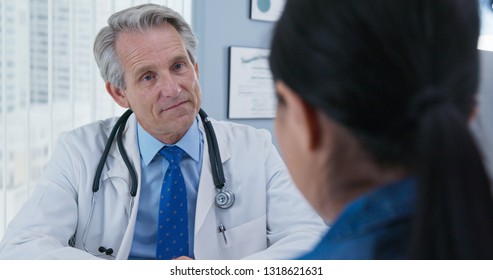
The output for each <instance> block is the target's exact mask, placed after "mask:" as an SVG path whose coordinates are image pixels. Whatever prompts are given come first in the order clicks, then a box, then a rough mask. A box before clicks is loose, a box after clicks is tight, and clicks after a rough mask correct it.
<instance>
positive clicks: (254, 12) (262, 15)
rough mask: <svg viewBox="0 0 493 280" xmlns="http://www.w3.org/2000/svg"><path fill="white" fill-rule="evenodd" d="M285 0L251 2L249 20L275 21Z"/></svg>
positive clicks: (252, 0)
mask: <svg viewBox="0 0 493 280" xmlns="http://www.w3.org/2000/svg"><path fill="white" fill-rule="evenodd" d="M285 2H286V0H251V8H250V18H251V19H253V20H263V21H277V20H278V19H279V17H280V16H281V13H282V10H283V9H284V4H285Z"/></svg>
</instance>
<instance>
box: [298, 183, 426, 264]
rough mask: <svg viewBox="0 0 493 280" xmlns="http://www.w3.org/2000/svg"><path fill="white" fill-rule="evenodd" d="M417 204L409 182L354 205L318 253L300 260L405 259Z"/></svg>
mask: <svg viewBox="0 0 493 280" xmlns="http://www.w3.org/2000/svg"><path fill="white" fill-rule="evenodd" d="M416 202H417V191H416V180H415V179H414V178H408V179H405V180H402V181H399V182H395V183H392V184H389V185H386V186H383V187H380V188H378V189H376V190H374V191H371V192H369V193H367V194H364V195H363V196H361V197H359V198H357V199H356V200H354V201H353V202H351V203H350V204H349V205H348V207H346V208H345V210H343V211H342V213H341V215H340V216H339V217H338V218H337V219H336V221H335V222H334V224H333V225H332V226H331V228H330V230H329V231H328V232H327V234H326V235H325V237H324V238H323V239H322V241H321V242H320V243H319V244H318V245H317V246H316V247H315V249H314V250H313V251H312V252H310V253H308V254H307V255H305V256H303V257H302V258H300V259H317V260H323V259H339V260H340V259H403V258H405V253H406V249H407V243H408V242H407V241H408V238H409V234H410V229H411V220H412V216H413V213H414V211H415V207H416Z"/></svg>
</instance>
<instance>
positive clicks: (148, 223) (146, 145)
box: [0, 4, 326, 259]
mask: <svg viewBox="0 0 493 280" xmlns="http://www.w3.org/2000/svg"><path fill="white" fill-rule="evenodd" d="M108 24H109V25H108V26H106V27H104V28H103V29H102V30H101V31H100V33H99V34H98V36H97V37H96V41H95V45H94V53H95V57H96V60H97V63H98V66H99V68H100V71H101V74H102V77H103V79H104V80H105V82H106V89H107V91H108V93H109V94H110V95H111V97H112V98H113V99H114V100H115V102H116V103H118V104H119V105H120V106H122V107H125V108H131V109H132V110H133V112H134V114H133V115H131V116H130V118H129V119H128V121H127V123H126V125H125V128H124V131H123V138H122V141H123V145H124V147H125V148H126V152H127V154H128V157H129V159H130V163H131V165H132V166H133V167H134V169H135V172H136V175H137V178H138V180H137V181H138V186H137V192H136V195H135V197H133V196H132V195H131V194H130V193H129V190H130V188H131V182H132V179H131V177H130V174H129V169H128V168H127V166H126V165H125V164H124V161H123V159H122V155H121V153H120V152H119V150H118V147H117V145H116V143H113V145H112V146H111V149H110V150H109V155H108V157H107V159H106V163H105V165H104V167H103V172H102V176H101V178H100V180H99V186H100V188H99V190H98V191H97V192H96V193H93V191H92V183H93V180H94V177H95V172H96V169H97V165H98V162H99V160H100V158H101V155H102V153H103V150H104V147H105V144H106V142H107V140H108V137H109V134H110V132H111V130H112V128H113V126H114V125H115V122H116V121H117V119H118V118H111V119H107V120H103V121H99V122H95V123H92V124H89V125H86V126H83V127H81V128H78V129H76V130H74V131H71V132H68V133H65V134H63V135H62V136H61V137H60V139H59V143H58V145H57V147H56V149H55V150H54V153H53V155H52V158H51V161H50V162H49V164H48V165H47V167H46V170H45V173H44V175H43V176H42V178H41V179H40V180H39V183H38V185H37V187H36V189H35V190H34V192H33V194H32V196H31V197H30V199H29V201H28V202H27V203H26V204H25V205H24V207H23V208H22V209H21V210H20V212H19V213H18V215H17V216H16V217H15V218H14V219H13V220H12V222H11V223H10V224H9V227H8V229H7V232H6V234H5V236H4V238H3V240H2V242H1V243H0V258H2V259H91V258H107V259H155V258H156V254H157V253H156V246H157V243H158V241H157V239H158V238H157V237H156V235H157V227H158V212H159V211H160V210H159V207H160V206H159V200H160V195H161V187H162V185H163V177H164V174H165V172H166V170H167V167H168V166H169V163H168V161H167V160H166V159H165V158H164V157H163V156H161V154H160V153H159V151H160V150H161V149H162V148H163V146H174V147H179V148H180V149H182V150H183V151H184V156H183V159H182V160H181V161H180V164H179V168H180V169H181V170H182V173H183V178H184V182H185V186H186V195H187V196H186V199H187V203H188V207H187V210H188V212H187V214H186V216H187V218H188V232H189V234H188V251H187V252H183V254H182V255H179V256H177V257H179V258H195V259H242V258H251V259H288V258H292V257H295V256H298V255H300V254H302V253H304V252H306V251H308V250H310V249H311V248H312V247H313V246H314V245H315V244H316V242H317V241H318V240H319V239H320V237H321V236H322V235H323V233H324V231H325V230H326V227H325V225H324V223H323V221H322V220H321V219H320V217H319V216H318V215H317V214H316V213H315V212H314V211H313V210H312V209H311V207H310V206H309V205H308V204H307V203H306V202H305V201H304V200H303V199H301V197H302V196H301V195H300V193H299V192H298V191H297V189H296V188H295V186H294V185H293V183H292V181H291V180H290V177H289V175H288V173H287V170H286V168H285V165H284V163H283V161H282V160H281V158H280V156H279V155H278V153H277V151H276V149H275V147H274V146H273V144H272V143H271V139H270V135H269V133H268V132H267V131H265V130H257V129H254V128H252V127H248V126H244V125H239V124H233V123H229V122H219V121H212V125H213V127H214V130H215V133H216V137H217V143H218V147H219V152H220V157H221V160H222V167H223V168H224V176H225V178H226V187H227V188H229V189H231V190H232V192H233V194H234V196H235V201H234V203H233V205H232V206H231V207H229V208H226V209H223V208H219V207H217V206H216V205H215V196H216V193H217V190H216V187H215V185H214V182H213V176H212V173H211V164H210V154H209V152H208V147H209V146H208V145H210V144H211V143H209V142H208V141H207V136H206V134H205V130H204V123H203V121H202V120H201V118H199V117H198V111H199V108H200V105H201V97H202V96H201V89H200V86H199V83H198V66H197V63H196V60H195V59H196V38H195V36H194V34H193V33H192V31H191V29H190V27H189V25H188V24H187V23H186V22H185V21H184V20H183V19H182V17H181V16H180V15H179V14H177V13H176V12H174V11H173V10H171V9H169V8H167V7H163V6H158V5H154V4H146V5H141V6H137V7H133V8H129V9H127V10H123V11H121V12H117V13H115V14H114V15H113V16H111V17H110V18H109V20H108ZM94 194H95V195H94ZM93 197H96V199H95V200H93Z"/></svg>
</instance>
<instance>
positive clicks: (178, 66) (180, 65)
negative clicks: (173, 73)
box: [175, 63, 183, 70]
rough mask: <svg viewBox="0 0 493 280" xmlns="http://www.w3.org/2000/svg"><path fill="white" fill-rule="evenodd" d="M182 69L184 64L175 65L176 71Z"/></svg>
mask: <svg viewBox="0 0 493 280" xmlns="http://www.w3.org/2000/svg"><path fill="white" fill-rule="evenodd" d="M182 68H183V64H182V63H177V64H175V70H180V69H182Z"/></svg>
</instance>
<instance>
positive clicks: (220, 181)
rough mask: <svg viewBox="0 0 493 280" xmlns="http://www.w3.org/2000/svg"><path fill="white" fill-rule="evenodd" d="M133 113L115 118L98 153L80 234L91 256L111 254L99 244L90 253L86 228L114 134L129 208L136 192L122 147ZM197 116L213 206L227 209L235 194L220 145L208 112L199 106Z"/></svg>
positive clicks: (133, 179)
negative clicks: (88, 207)
mask: <svg viewBox="0 0 493 280" xmlns="http://www.w3.org/2000/svg"><path fill="white" fill-rule="evenodd" d="M132 113H133V112H132V110H131V109H128V110H127V111H126V112H125V113H123V115H122V116H121V117H120V118H119V119H118V121H117V122H116V123H115V126H113V129H112V130H111V133H110V135H109V137H108V140H107V142H106V145H105V147H104V150H103V154H102V155H101V159H100V160H99V164H98V167H97V169H96V173H95V175H94V181H93V184H92V199H91V210H90V212H89V217H88V219H87V223H86V227H85V229H84V234H83V240H82V245H83V247H84V250H86V252H88V253H90V254H92V255H108V256H112V254H113V249H112V248H105V247H103V246H100V247H99V248H98V253H94V252H91V251H90V250H89V249H88V248H87V246H86V240H87V234H88V231H87V229H88V228H89V227H90V225H91V222H92V216H93V214H94V208H95V206H96V198H97V194H98V190H99V183H100V180H101V174H102V172H103V167H104V164H105V162H106V159H107V158H108V154H109V152H110V148H111V146H112V144H113V141H114V140H115V136H116V143H117V146H118V150H119V151H120V154H121V156H122V158H123V162H124V163H125V165H126V167H127V169H128V172H129V173H130V179H131V187H130V191H129V192H130V197H131V201H130V205H131V207H132V206H133V201H134V198H135V196H136V195H137V186H138V181H137V173H136V172H135V169H134V168H133V166H132V164H131V163H130V160H129V159H128V155H127V152H126V150H125V147H123V140H122V135H123V131H124V130H125V125H126V123H127V120H128V118H129V117H130V115H131V114H132ZM199 115H200V118H201V119H202V123H203V124H204V130H205V136H206V140H207V143H208V151H209V158H210V162H211V168H212V178H213V180H214V185H215V186H216V196H215V203H216V206H217V207H219V208H221V209H228V208H230V207H231V206H232V205H233V203H234V202H235V195H234V193H233V191H232V189H230V188H227V187H224V184H225V182H226V179H225V178H224V171H223V166H222V162H221V155H220V154H219V147H218V145H217V138H216V133H215V132H214V128H213V127H212V123H211V121H210V119H209V117H208V116H207V114H206V113H205V112H204V110H202V109H200V111H199Z"/></svg>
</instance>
